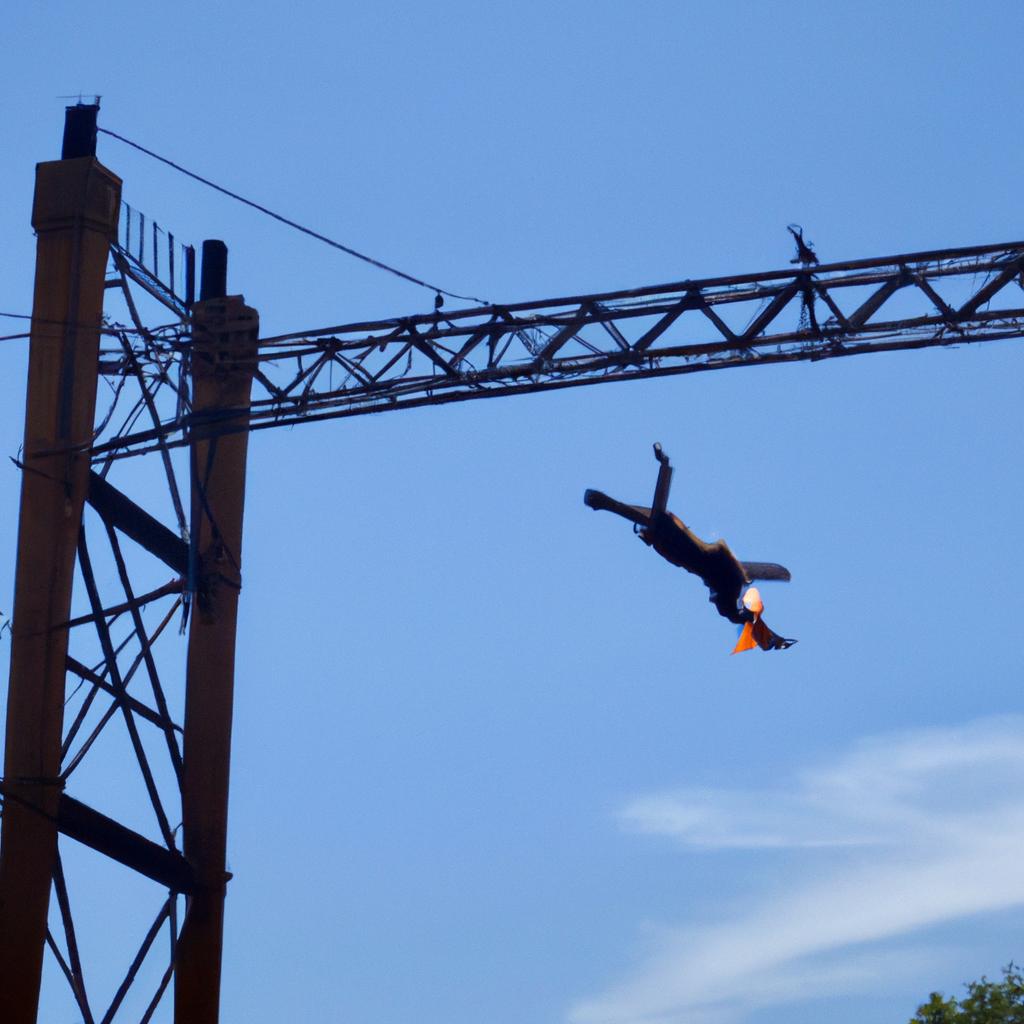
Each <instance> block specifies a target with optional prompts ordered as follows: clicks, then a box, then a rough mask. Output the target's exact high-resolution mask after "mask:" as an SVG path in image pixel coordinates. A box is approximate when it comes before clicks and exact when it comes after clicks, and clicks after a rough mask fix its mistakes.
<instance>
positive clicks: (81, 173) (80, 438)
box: [0, 108, 121, 1024]
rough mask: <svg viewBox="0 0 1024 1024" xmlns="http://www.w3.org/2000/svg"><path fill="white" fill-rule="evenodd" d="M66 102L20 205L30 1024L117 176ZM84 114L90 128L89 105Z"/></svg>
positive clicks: (49, 874) (17, 671) (19, 823)
mask: <svg viewBox="0 0 1024 1024" xmlns="http://www.w3.org/2000/svg"><path fill="white" fill-rule="evenodd" d="M70 111H75V117H74V118H70V117H69V122H70V121H73V122H74V125H73V126H74V127H75V131H74V132H71V133H70V135H66V137H65V153H66V154H67V155H68V157H69V158H68V159H64V160H58V161H52V162H49V163H42V164H39V165H38V167H37V168H36V191H35V202H34V205H33V210H32V226H33V227H34V228H35V230H36V233H37V235H38V242H37V247H36V280H35V297H34V300H33V306H32V314H33V319H32V334H31V344H30V348H29V369H28V394H27V399H26V410H25V444H24V454H23V460H24V463H25V467H26V468H25V471H24V473H23V475H22V481H21V511H20V520H19V525H18V563H17V574H16V579H15V587H14V617H13V633H12V637H11V671H10V683H9V688H8V694H7V737H6V747H5V753H4V795H5V800H4V815H3V827H2V832H0V1021H3V1022H4V1024H33V1022H34V1021H35V1019H36V1014H37V1011H38V1006H39V984H40V978H41V972H42V964H43V945H44V943H45V940H46V918H47V911H48V908H49V902H50V884H51V880H52V878H53V871H54V864H55V857H56V851H57V816H58V813H57V812H58V806H59V802H60V796H61V793H60V784H59V775H60V755H61V731H62V729H63V724H64V672H65V660H66V657H67V640H68V637H67V630H66V629H56V630H54V629H53V627H54V626H56V625H58V624H59V623H62V622H66V621H67V619H68V618H69V616H70V611H71V586H72V580H73V578H74V567H75V549H76V545H77V542H78V530H79V526H80V524H81V518H82V505H83V503H84V501H85V496H86V492H87V491H88V487H89V454H88V447H89V444H90V443H91V440H92V429H93V419H94V413H95V406H96V382H97V364H98V356H99V325H100V317H101V315H102V312H103V290H104V289H103V279H104V271H105V268H106V264H107V252H108V249H109V246H110V242H111V240H112V239H113V238H115V237H116V231H117V216H118V210H119V207H120V200H121V181H120V179H119V178H117V177H116V176H115V175H113V174H111V172H110V171H108V170H107V169H106V168H104V167H103V166H101V165H100V164H99V163H98V162H97V161H96V158H95V156H93V155H89V152H90V151H89V145H88V143H89V133H88V131H85V132H83V131H82V130H81V127H82V126H81V123H80V121H81V113H82V112H81V111H80V110H78V109H77V108H69V112H70ZM92 119H93V124H95V112H94V111H93V115H92ZM83 136H84V138H85V141H84V142H83ZM69 138H70V143H69ZM92 138H93V139H94V138H95V133H94V132H93V135H92ZM83 146H84V148H85V150H86V153H85V154H83V153H82V149H83ZM72 449H77V450H72ZM40 452H51V453H54V454H48V455H41V454H39V453H40Z"/></svg>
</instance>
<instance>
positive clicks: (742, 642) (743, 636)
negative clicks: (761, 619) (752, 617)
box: [731, 622, 757, 654]
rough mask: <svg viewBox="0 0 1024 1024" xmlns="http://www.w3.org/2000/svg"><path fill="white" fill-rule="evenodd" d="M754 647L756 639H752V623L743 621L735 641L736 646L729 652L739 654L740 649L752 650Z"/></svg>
mask: <svg viewBox="0 0 1024 1024" xmlns="http://www.w3.org/2000/svg"><path fill="white" fill-rule="evenodd" d="M755 647H757V641H756V640H755V639H754V623H752V622H745V623H744V624H743V631H742V632H741V633H740V638H739V640H737V641H736V646H735V647H734V648H733V649H732V652H731V653H732V654H739V653H740V651H752V650H753V649H754V648H755Z"/></svg>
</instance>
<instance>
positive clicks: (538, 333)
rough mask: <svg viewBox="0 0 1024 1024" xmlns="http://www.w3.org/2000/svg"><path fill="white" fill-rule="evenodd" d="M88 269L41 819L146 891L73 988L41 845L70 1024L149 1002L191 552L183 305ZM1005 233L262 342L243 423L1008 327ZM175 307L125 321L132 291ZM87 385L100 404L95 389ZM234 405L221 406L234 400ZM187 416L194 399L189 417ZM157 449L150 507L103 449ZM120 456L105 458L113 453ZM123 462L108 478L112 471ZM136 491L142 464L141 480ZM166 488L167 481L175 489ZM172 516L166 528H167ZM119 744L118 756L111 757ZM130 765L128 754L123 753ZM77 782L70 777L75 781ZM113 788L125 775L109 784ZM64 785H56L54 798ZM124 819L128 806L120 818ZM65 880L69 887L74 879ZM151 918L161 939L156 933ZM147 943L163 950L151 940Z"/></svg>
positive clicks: (141, 270) (175, 914) (169, 955)
mask: <svg viewBox="0 0 1024 1024" xmlns="http://www.w3.org/2000/svg"><path fill="white" fill-rule="evenodd" d="M110 266H111V270H110V273H109V276H108V281H107V285H108V288H110V289H111V291H112V292H116V293H117V294H118V295H119V296H120V297H121V299H122V300H123V308H124V311H125V315H124V317H123V319H124V320H125V321H126V322H125V323H115V322H113V321H112V320H110V319H109V318H108V319H107V322H106V324H105V327H104V337H105V340H104V344H103V352H102V357H101V372H102V373H103V375H104V378H105V380H106V386H105V387H104V385H101V398H100V401H99V402H98V405H97V408H98V410H99V411H98V420H99V422H98V423H97V426H96V431H95V439H94V444H93V447H92V457H93V473H92V477H91V481H92V482H91V487H90V494H89V507H88V508H87V509H86V516H85V520H84V525H83V529H82V533H81V537H80V541H79V548H78V582H77V584H76V588H75V594H76V602H77V603H76V608H75V612H74V617H73V618H72V620H71V621H70V622H68V623H66V624H65V628H67V629H69V630H71V646H70V652H71V653H70V655H69V657H68V662H67V668H68V675H67V699H66V721H67V723H69V724H67V725H66V728H65V735H64V742H63V764H62V775H61V780H62V783H63V784H64V785H65V786H66V787H67V788H66V789H65V790H64V795H63V796H62V798H61V805H60V806H61V810H60V815H59V820H58V828H59V831H60V833H61V842H60V848H61V851H62V852H64V853H66V852H67V851H66V844H67V842H68V840H73V841H75V842H76V843H81V844H84V845H85V846H87V847H91V848H92V849H93V850H95V851H97V852H98V853H100V854H102V855H103V856H104V857H106V858H108V859H109V860H112V861H114V862H117V863H118V864H120V865H123V866H125V867H126V868H128V869H130V870H131V871H132V872H134V873H135V874H136V876H141V878H142V879H143V880H145V884H147V885H149V886H150V887H151V889H152V898H151V904H152V906H151V912H150V915H149V917H148V919H146V921H144V922H140V923H139V925H138V932H139V934H138V935H137V936H136V940H137V945H136V946H134V949H135V952H134V953H130V954H129V955H127V956H126V957H125V959H124V965H123V967H122V968H121V970H122V973H121V974H120V975H118V977H117V978H113V977H112V976H110V974H109V970H108V971H107V974H106V976H104V977H103V979H102V982H103V983H102V984H97V985H96V986H95V987H96V988H99V989H102V990H105V991H104V992H103V999H102V1002H103V1004H104V1005H105V1006H106V1007H107V1009H106V1010H105V1011H103V1012H100V1011H98V1010H96V1009H95V1008H94V1003H95V999H96V995H95V993H94V992H93V993H92V994H90V990H89V989H87V985H86V980H87V975H89V976H90V978H91V977H92V976H91V975H90V971H91V968H90V967H89V963H90V961H89V957H88V950H86V949H84V948H83V943H82V941H81V936H80V933H79V930H78V929H76V926H75V918H74V914H73V907H74V906H75V905H76V903H77V901H76V899H75V896H76V892H77V890H76V888H75V886H74V884H71V883H72V882H73V879H71V881H69V879H70V877H71V875H72V874H73V872H72V871H71V870H69V871H68V876H69V877H65V865H69V864H70V865H71V867H73V866H74V865H73V863H72V862H77V860H78V859H79V858H77V857H75V858H68V857H66V856H65V857H64V858H63V860H62V859H60V858H59V859H58V863H57V870H56V872H55V876H54V892H55V896H56V900H55V901H54V906H55V910H54V911H53V912H52V915H51V930H50V934H49V936H48V945H49V947H50V949H51V951H52V953H53V956H54V958H55V960H56V963H57V965H58V967H59V970H60V972H61V973H62V974H63V975H64V977H65V978H66V979H67V981H68V983H69V985H70V989H71V993H72V997H73V999H74V1001H75V1003H76V1005H77V1007H78V1011H79V1013H80V1015H81V1017H82V1019H83V1021H85V1022H86V1024H97V1022H99V1024H111V1022H113V1021H114V1020H115V1017H117V1019H124V1018H126V1017H129V1016H130V1017H131V1018H132V1019H139V1020H141V1021H143V1022H146V1021H149V1020H150V1019H151V1017H152V1016H153V1014H154V1013H155V1012H156V1010H157V1007H158V1006H159V1005H160V1003H161V999H162V997H163V995H164V993H165V991H166V989H167V987H168V985H169V982H170V980H171V978H172V976H173V972H174V965H175V945H176V943H177V941H178V937H179V935H180V932H181V925H182V917H183V915H182V912H181V904H182V899H183V897H187V895H188V894H189V892H190V890H191V887H192V876H191V872H190V868H189V864H188V862H187V861H186V860H185V858H184V857H183V856H182V854H181V852H180V848H179V838H180V837H179V833H178V823H179V822H180V820H181V790H180V785H181V773H182V749H181V736H182V729H181V726H180V725H179V724H178V723H180V722H182V721H183V717H182V714H183V705H184V692H183V691H184V685H183V682H184V680H183V649H184V646H185V645H184V639H183V637H182V636H181V635H180V633H181V630H179V628H178V626H179V625H180V624H181V621H182V619H181V617H182V615H183V614H185V609H186V605H187V602H188V600H189V592H190V590H191V589H192V588H193V583H194V581H193V583H190V578H191V568H190V567H191V566H192V564H193V562H194V559H193V558H192V555H193V554H194V552H192V550H191V545H190V524H189V522H188V518H187V516H186V512H185V509H186V507H188V500H189V499H188V492H187V490H186V489H185V488H182V487H181V486H180V484H179V480H184V481H186V482H187V484H188V486H189V487H191V486H193V485H194V484H195V480H194V469H193V467H191V466H190V464H189V452H188V448H187V447H185V446H187V445H188V444H189V441H190V437H191V430H192V428H193V427H194V426H195V425H196V424H197V423H198V422H199V418H198V417H197V416H196V415H195V414H193V412H192V408H191V397H190V338H191V335H190V327H189V317H188V303H187V302H186V301H185V299H183V298H181V297H179V296H178V295H176V294H175V291H174V289H173V287H171V286H170V285H169V284H167V283H165V282H163V281H161V279H160V277H159V276H158V274H156V273H155V272H154V271H153V270H152V269H149V268H147V266H146V265H145V263H144V261H143V260H142V259H140V258H139V257H138V256H136V255H133V254H132V253H131V252H129V250H128V249H127V248H124V247H121V246H119V245H118V246H114V247H113V248H112V250H111V264H110ZM1022 289H1024V243H1013V244H1007V245H994V246H977V247H972V248H967V249H950V250H943V251H940V252H930V253H918V254H913V255H906V256H898V257H892V258H888V259H875V260H862V261H858V262H852V263H844V264H831V265H827V266H800V267H799V269H790V270H783V271H774V272H770V273H763V274H751V275H744V276H739V277H731V278H716V279H710V280H703V281H687V282H681V283H678V284H673V285H666V286H659V287H651V288H640V289H634V290H631V291H620V292H609V293H605V294H600V295H590V296H577V297H572V298H563V299H555V300H551V301H547V302H531V303H516V304H510V305H506V306H497V305H493V306H487V307H483V308H477V309H467V310H459V311H456V312H451V313H447V312H443V311H438V312H436V313H431V314H428V315H420V316H411V317H405V318H397V319H390V320H381V321H376V322H369V323H360V324H350V325H346V326H341V327H332V328H326V329H322V330H315V331H308V332H300V333H296V334H289V335H284V336H279V337H274V338H265V339H262V340H261V342H260V344H259V349H258V366H257V368H256V387H255V389H254V396H253V401H252V404H251V407H250V410H249V420H250V428H251V429H262V428H266V427H271V426H275V425H279V424H282V425H283V424H292V423H296V422H300V421H303V420H317V419H326V418H332V417H344V416H353V415H359V414H364V413H371V412H381V411H385V410H389V409H402V408H411V407H415V406H422V405H430V404H440V403H444V402H453V401H464V400H468V399H473V398H486V397H493V396H496V395H506V394H522V393H527V392H534V391H543V390H550V389H555V388H565V387H573V386H578V385H583V384H595V383H601V382H606V381H619V380H631V379H642V378H647V377H659V376H665V375H669V374H677V373H692V372H697V371H700V370H711V369H718V368H723V367H731V366H750V365H758V364H772V363H781V362H790V361H796V360H817V359H827V358H832V357H836V356H845V355H855V354H858V353H865V352H881V351H893V350H900V349H914V348H923V347H929V346H940V345H955V344H960V343H967V342H981V341H990V340H995V339H999V338H1012V337H1020V336H1022V335H1024V308H1022V300H1021V294H1020V293H1021V290H1022ZM143 299H145V301H151V300H153V299H155V300H157V301H159V302H160V303H161V304H162V305H163V307H164V308H165V309H167V310H169V311H170V312H171V313H172V315H173V318H174V319H173V322H172V323H170V324H168V325H166V326H164V327H158V328H150V327H147V326H145V324H144V322H143V317H142V316H141V315H140V311H139V302H141V301H142V300H143ZM103 394H106V397H107V401H106V403H104V400H103ZM236 415H237V410H236ZM206 419H207V420H209V419H210V417H209V416H208V417H206ZM146 452H153V453H158V454H159V458H156V459H152V460H150V462H149V466H150V467H151V468H152V470H154V471H158V478H157V485H158V491H159V492H160V493H162V494H163V499H162V508H160V509H157V510H155V514H151V513H150V512H147V511H143V509H142V508H141V507H140V505H139V504H138V503H137V502H136V500H135V499H133V498H132V497H131V496H130V494H131V490H132V486H126V484H125V481H127V483H128V484H130V485H133V486H135V487H136V488H137V487H138V483H137V481H138V480H139V479H140V474H138V473H127V472H126V471H127V470H128V469H129V468H132V469H134V466H133V465H131V464H128V465H125V464H124V463H123V461H122V460H124V459H125V458H126V457H128V456H134V455H139V454H143V453H146ZM122 466H123V470H122V468H121V467H122ZM122 477H124V480H122ZM143 479H144V482H145V486H146V487H147V491H146V494H147V503H148V504H150V505H152V503H153V500H154V499H153V494H154V493H157V492H156V491H154V487H153V474H152V473H150V474H149V477H148V478H143ZM183 494H184V500H183ZM167 524H170V525H167ZM115 732H116V733H117V736H118V737H119V739H118V742H119V743H120V744H121V757H122V759H124V758H127V759H128V761H129V762H130V763H131V764H132V765H133V774H134V775H135V777H136V779H137V784H136V786H135V791H136V797H137V799H136V804H137V805H138V806H137V807H136V808H135V809H134V811H132V812H131V813H129V814H127V816H126V813H125V810H124V806H123V805H122V802H121V801H120V799H118V800H117V801H115V802H116V803H117V807H116V811H117V815H116V817H117V818H118V819H119V820H115V815H114V810H115V808H113V807H110V806H109V804H108V801H109V800H110V799H111V798H112V792H113V791H111V790H109V789H106V790H104V789H99V790H96V788H95V785H94V786H93V788H92V789H90V788H89V773H88V770H87V769H88V766H89V764H90V761H91V759H93V758H94V757H96V756H97V753H96V751H97V750H100V751H101V755H100V756H102V749H103V746H104V743H105V742H107V741H108V738H110V737H111V736H112V735H113V734H114V733H115ZM122 763H123V761H122ZM134 768H137V773H135V772H134ZM80 779H83V780H84V781H83V782H82V783H81V788H79V780H80ZM122 787H123V788H130V785H129V783H128V781H127V778H125V779H121V780H119V784H118V788H119V789H120V788H122ZM72 792H74V793H75V795H74V796H72V795H70V794H71V793H72ZM125 820H130V821H131V825H130V826H128V825H125V824H121V823H119V822H120V821H125ZM79 896H80V894H79ZM161 934H164V936H165V938H164V940H162V941H160V936H161ZM160 949H163V950H166V955H163V954H160V953H159V952H155V951H156V950H160Z"/></svg>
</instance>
